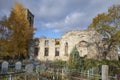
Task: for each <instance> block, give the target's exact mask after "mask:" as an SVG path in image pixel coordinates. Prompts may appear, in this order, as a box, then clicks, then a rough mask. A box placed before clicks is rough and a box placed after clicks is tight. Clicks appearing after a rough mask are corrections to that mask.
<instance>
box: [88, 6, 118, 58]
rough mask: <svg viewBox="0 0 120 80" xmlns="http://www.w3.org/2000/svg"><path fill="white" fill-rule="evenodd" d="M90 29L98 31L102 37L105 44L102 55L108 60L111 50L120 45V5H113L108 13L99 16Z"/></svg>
mask: <svg viewBox="0 0 120 80" xmlns="http://www.w3.org/2000/svg"><path fill="white" fill-rule="evenodd" d="M88 29H90V30H91V29H94V30H97V31H98V32H99V33H100V34H101V35H102V37H103V39H104V42H105V44H104V45H103V47H104V49H103V51H102V55H103V56H105V57H104V58H106V56H107V55H108V54H109V52H110V51H111V49H113V48H114V49H116V46H118V45H120V5H113V6H112V7H110V8H109V9H108V12H107V13H102V14H98V15H97V16H96V17H95V18H94V19H93V22H92V23H91V24H90V26H89V27H88Z"/></svg>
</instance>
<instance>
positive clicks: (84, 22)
mask: <svg viewBox="0 0 120 80" xmlns="http://www.w3.org/2000/svg"><path fill="white" fill-rule="evenodd" d="M17 1H19V2H20V3H22V4H23V5H24V7H26V8H28V9H29V10H30V11H31V12H32V13H33V14H34V16H35V19H34V27H35V28H37V30H36V31H35V37H38V38H39V37H41V36H46V37H49V38H59V37H61V35H62V34H63V33H65V32H66V31H70V30H81V29H82V30H84V29H86V28H87V27H88V25H89V24H90V23H91V22H92V19H93V18H94V17H95V16H97V14H98V13H103V12H107V10H108V8H109V7H110V6H112V5H114V4H120V0H17ZM13 5H14V0H0V18H2V16H4V15H7V16H9V14H10V11H11V8H12V6H13Z"/></svg>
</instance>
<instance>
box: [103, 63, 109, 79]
mask: <svg viewBox="0 0 120 80" xmlns="http://www.w3.org/2000/svg"><path fill="white" fill-rule="evenodd" d="M102 80H108V65H102Z"/></svg>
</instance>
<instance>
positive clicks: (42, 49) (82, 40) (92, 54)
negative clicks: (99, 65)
mask: <svg viewBox="0 0 120 80" xmlns="http://www.w3.org/2000/svg"><path fill="white" fill-rule="evenodd" d="M98 43H99V45H103V44H102V38H101V35H100V34H99V33H98V32H96V31H89V30H74V31H69V32H66V33H65V34H63V35H62V37H61V38H59V39H54V38H45V37H43V38H39V45H38V46H37V47H36V48H35V49H37V50H38V53H37V56H36V58H37V59H38V60H41V61H46V60H52V61H53V60H56V59H60V60H65V61H66V60H68V59H69V55H70V53H71V51H72V50H73V48H74V47H76V48H77V50H78V52H79V55H80V57H84V56H85V55H86V56H87V58H91V59H98V58H99V56H100V55H99V49H98V46H97V45H96V44H98ZM112 53H113V51H112V52H110V54H109V55H108V56H107V59H109V60H118V53H117V51H114V55H111V54H112Z"/></svg>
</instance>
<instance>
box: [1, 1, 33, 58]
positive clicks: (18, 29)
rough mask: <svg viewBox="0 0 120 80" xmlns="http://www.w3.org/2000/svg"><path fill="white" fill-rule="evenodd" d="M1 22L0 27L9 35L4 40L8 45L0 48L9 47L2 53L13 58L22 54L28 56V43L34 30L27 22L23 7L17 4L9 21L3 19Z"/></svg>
mask: <svg viewBox="0 0 120 80" xmlns="http://www.w3.org/2000/svg"><path fill="white" fill-rule="evenodd" d="M0 22H1V23H0V27H1V28H4V29H5V30H7V33H9V34H8V35H7V36H6V37H5V38H4V40H3V42H4V41H6V42H7V43H6V44H4V45H2V46H0V47H5V46H7V47H6V48H5V49H4V50H2V51H6V53H8V54H9V55H11V56H13V57H14V56H15V55H20V54H23V55H26V54H27V51H28V50H27V48H28V43H29V41H30V40H31V39H32V37H33V31H34V28H33V27H32V26H31V25H30V24H29V21H28V20H27V16H26V13H25V8H24V7H23V5H22V4H20V3H18V2H15V5H14V7H13V9H12V11H11V14H10V16H9V17H8V18H7V19H2V20H1V21H0ZM0 34H1V32H0ZM1 39H2V38H1Z"/></svg>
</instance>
